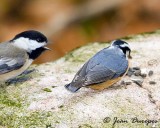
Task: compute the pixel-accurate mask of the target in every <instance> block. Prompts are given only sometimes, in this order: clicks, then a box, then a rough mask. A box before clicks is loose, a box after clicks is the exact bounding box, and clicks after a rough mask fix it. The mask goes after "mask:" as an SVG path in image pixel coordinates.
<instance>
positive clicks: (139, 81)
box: [131, 76, 143, 87]
mask: <svg viewBox="0 0 160 128" xmlns="http://www.w3.org/2000/svg"><path fill="white" fill-rule="evenodd" d="M131 79H132V81H133V82H134V83H136V84H137V85H139V86H140V87H141V86H142V84H143V78H142V77H141V76H133V77H132V78H131Z"/></svg>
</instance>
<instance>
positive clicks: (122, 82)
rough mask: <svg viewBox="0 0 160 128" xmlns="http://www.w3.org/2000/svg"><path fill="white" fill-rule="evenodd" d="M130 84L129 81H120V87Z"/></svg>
mask: <svg viewBox="0 0 160 128" xmlns="http://www.w3.org/2000/svg"><path fill="white" fill-rule="evenodd" d="M131 84H132V82H131V81H124V80H123V81H121V85H131Z"/></svg>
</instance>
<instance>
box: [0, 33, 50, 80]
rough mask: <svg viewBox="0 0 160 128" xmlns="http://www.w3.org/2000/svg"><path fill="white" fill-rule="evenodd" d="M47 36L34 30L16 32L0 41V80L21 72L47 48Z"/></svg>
mask: <svg viewBox="0 0 160 128" xmlns="http://www.w3.org/2000/svg"><path fill="white" fill-rule="evenodd" d="M47 42H48V41H47V38H46V37H45V36H44V35H43V34H42V33H40V32H38V31H35V30H29V31H24V32H22V33H19V34H17V35H16V36H15V37H14V38H13V39H12V40H10V41H7V42H3V43H0V81H7V80H9V79H11V78H14V77H16V76H18V75H20V74H21V73H23V72H24V71H25V70H26V69H27V68H28V67H29V66H30V65H31V63H32V62H33V60H35V59H36V58H37V57H38V56H39V55H40V54H41V53H42V52H44V51H45V50H49V48H47V47H45V45H47Z"/></svg>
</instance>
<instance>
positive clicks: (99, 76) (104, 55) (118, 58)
mask: <svg viewBox="0 0 160 128" xmlns="http://www.w3.org/2000/svg"><path fill="white" fill-rule="evenodd" d="M127 69H128V60H126V57H125V55H124V54H123V52H122V51H120V49H118V48H105V49H103V50H101V51H100V52H98V53H97V54H96V55H95V56H93V57H92V58H91V59H90V60H89V61H88V62H87V63H85V64H84V66H83V67H82V68H81V69H80V70H79V71H78V72H77V74H76V75H75V77H74V79H73V81H72V82H71V83H70V84H68V85H66V88H67V89H69V90H70V91H72V92H75V91H77V90H78V89H79V88H81V87H83V86H88V85H92V84H97V83H102V82H105V81H108V80H112V79H115V78H119V77H121V76H123V75H124V74H125V72H126V71H127Z"/></svg>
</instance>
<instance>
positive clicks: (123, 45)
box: [120, 43, 129, 48]
mask: <svg viewBox="0 0 160 128" xmlns="http://www.w3.org/2000/svg"><path fill="white" fill-rule="evenodd" d="M120 46H121V47H123V48H125V47H128V48H129V45H128V44H126V43H125V44H121V45H120Z"/></svg>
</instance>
